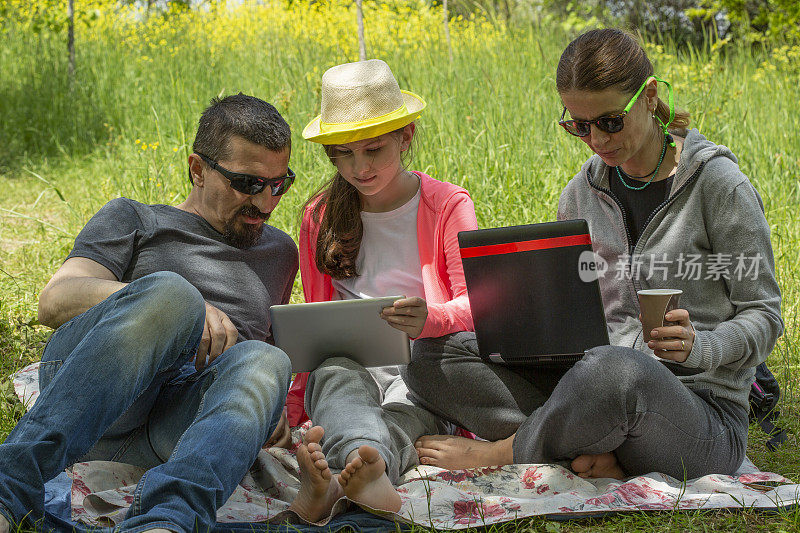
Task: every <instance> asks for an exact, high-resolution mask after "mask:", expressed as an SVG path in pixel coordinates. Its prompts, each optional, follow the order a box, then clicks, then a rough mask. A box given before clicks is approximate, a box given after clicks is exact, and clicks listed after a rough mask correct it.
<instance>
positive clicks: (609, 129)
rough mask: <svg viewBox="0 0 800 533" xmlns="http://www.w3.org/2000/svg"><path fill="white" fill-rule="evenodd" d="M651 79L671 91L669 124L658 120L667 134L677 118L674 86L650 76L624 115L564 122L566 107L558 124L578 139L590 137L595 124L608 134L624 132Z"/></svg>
mask: <svg viewBox="0 0 800 533" xmlns="http://www.w3.org/2000/svg"><path fill="white" fill-rule="evenodd" d="M651 79H655V80H657V81H660V82H661V83H663V84H664V85H666V86H667V90H668V91H669V114H670V116H669V122H667V123H666V124H664V123H663V122H661V119H658V121H659V122H661V125H662V126H663V128H664V132H666V131H667V126H669V124H670V123H671V122H672V119H673V118H674V117H675V108H674V106H673V104H672V86H671V85H670V84H669V82H667V81H664V80H662V79H661V78H659V77H658V76H648V77H647V79H646V80H644V83H642V86H641V87H639V90H638V91H636V94H634V95H633V98H631V100H630V102H628V105H626V106H625V109H623V110H622V113H616V114H614V115H605V116H603V117H599V118H596V119H594V120H564V117H565V116H566V115H567V108H566V107H564V111H562V113H561V119H560V120H559V121H558V123H559V124H560V125H561V126H563V127H564V129H565V130H567V132H569V133H571V134H572V135H575V136H576V137H586V136H587V135H589V134H590V133H591V132H592V124H594V125H595V126H596V127H597V129H599V130H600V131H604V132H606V133H617V132H618V131H622V128H623V127H624V126H625V121H624V120H623V119H624V118H625V116H626V115H627V114H628V113H629V112H630V110H631V108H633V104H635V103H636V100H637V99H638V98H639V95H640V94H642V91H643V90H644V88H645V87H646V86H647V83H648V82H649V81H650V80H651ZM656 118H658V117H656Z"/></svg>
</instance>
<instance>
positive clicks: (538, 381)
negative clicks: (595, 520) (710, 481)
mask: <svg viewBox="0 0 800 533" xmlns="http://www.w3.org/2000/svg"><path fill="white" fill-rule="evenodd" d="M403 376H404V378H405V382H406V383H407V384H408V387H409V388H410V389H411V391H412V393H413V395H414V397H415V398H416V399H417V400H418V401H419V403H420V404H421V405H423V406H425V407H426V408H427V409H428V410H430V411H432V412H434V413H436V414H438V415H439V416H441V417H442V418H444V419H445V420H449V421H450V422H453V423H454V424H457V425H459V426H461V427H463V428H465V429H468V430H469V431H472V432H474V433H476V434H477V435H479V436H480V437H483V438H485V439H488V440H498V439H502V438H506V437H509V436H510V435H512V434H514V433H515V432H516V435H515V437H514V442H513V450H514V462H515V463H560V464H563V465H566V466H568V465H569V463H570V461H571V460H572V459H574V458H575V457H577V456H578V455H582V454H599V453H605V452H614V454H615V455H616V457H617V460H618V461H619V463H620V466H621V467H622V469H623V470H624V471H625V473H626V474H627V475H640V474H646V473H649V472H663V473H666V474H669V475H670V476H673V477H675V478H677V479H692V478H696V477H700V476H703V475H706V474H710V473H718V474H733V473H734V472H735V471H736V470H737V469H738V468H739V466H740V465H741V463H742V461H743V460H744V457H745V451H746V448H747V427H748V418H747V415H748V413H747V409H746V408H745V407H743V406H741V405H739V404H738V403H735V402H732V401H729V400H726V399H722V398H717V397H715V396H714V394H713V393H712V392H711V391H709V390H706V389H701V390H691V389H689V388H688V387H687V386H686V385H684V384H683V383H682V382H681V381H680V380H679V379H678V378H677V377H675V375H674V374H672V372H670V371H669V370H668V369H667V368H666V367H665V366H664V365H663V364H661V363H660V362H659V361H657V360H656V359H654V358H653V357H651V356H648V355H647V354H645V353H642V352H640V351H637V350H633V349H630V348H623V347H618V346H602V347H598V348H593V349H591V350H589V351H588V352H587V353H586V355H585V356H584V357H583V359H581V360H580V361H578V362H577V363H575V365H574V366H572V367H571V368H569V369H568V370H567V369H560V370H558V369H540V368H536V367H531V366H525V367H510V366H506V365H499V364H493V363H486V362H484V361H483V360H482V359H481V358H480V357H479V356H478V346H477V341H476V340H475V334H474V333H471V332H461V333H455V334H452V335H446V336H444V337H439V338H433V339H418V340H416V341H415V342H414V347H413V352H412V360H411V364H409V365H408V367H407V368H405V369H404V371H403Z"/></svg>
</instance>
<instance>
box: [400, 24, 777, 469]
mask: <svg viewBox="0 0 800 533" xmlns="http://www.w3.org/2000/svg"><path fill="white" fill-rule="evenodd" d="M556 85H557V89H558V92H559V95H560V96H561V100H562V102H563V104H564V109H563V112H562V114H561V121H560V124H561V125H562V126H563V127H564V128H565V129H566V131H567V132H569V133H570V134H572V135H574V136H577V137H579V138H580V139H581V140H582V141H583V142H585V143H586V144H587V146H589V148H590V149H591V150H592V151H593V152H594V153H595V155H594V156H592V157H591V158H590V159H589V160H588V161H587V162H586V163H585V164H584V165H583V168H582V169H581V171H580V172H579V173H578V174H577V175H576V176H575V177H574V178H573V179H572V180H571V181H570V183H569V184H568V185H567V187H566V188H565V190H564V191H563V193H562V195H561V199H560V201H559V208H558V217H559V219H575V218H583V219H586V220H587V221H588V223H589V227H590V232H591V236H592V244H593V248H594V251H595V252H596V253H597V254H598V255H599V256H600V257H601V258H602V259H603V260H604V261H606V262H607V263H608V265H609V267H610V270H609V272H607V273H606V275H605V276H603V277H601V278H600V289H601V293H602V297H603V301H604V305H605V314H606V319H607V323H608V327H609V333H610V339H611V342H612V344H613V345H614V346H606V347H600V348H595V349H592V350H589V351H588V352H587V354H586V355H585V356H584V357H583V359H582V360H581V361H579V362H578V363H576V364H575V365H574V366H573V367H572V368H570V369H569V370H568V371H566V372H565V373H564V375H563V377H560V379H559V376H557V375H556V376H549V377H548V376H544V377H543V376H537V375H536V374H535V371H532V370H523V371H519V372H514V371H511V370H510V369H508V368H502V369H499V370H498V369H495V368H492V367H489V366H486V367H485V368H486V370H483V374H484V376H488V377H486V378H485V377H484V376H477V375H475V374H474V372H475V371H476V368H477V367H478V365H477V364H476V361H475V356H474V354H475V352H476V350H475V348H474V341H473V340H472V339H471V338H470V336H469V335H467V334H460V335H456V336H451V337H447V338H443V339H436V340H431V341H430V342H427V343H425V344H424V345H423V343H422V342H419V343H418V344H417V345H416V346H415V353H414V357H415V358H414V360H413V362H412V364H411V365H410V366H409V368H408V374H409V375H408V376H407V382H408V384H409V386H410V387H411V389H412V390H413V391H414V392H415V393H416V394H417V396H419V397H420V399H421V400H422V403H423V404H424V405H427V406H428V407H429V409H431V410H433V411H434V412H438V413H440V414H442V415H443V416H445V417H447V418H449V419H451V420H453V421H455V422H457V423H459V424H461V425H462V426H463V427H465V428H467V429H470V430H472V431H476V432H477V433H478V434H479V435H481V433H482V432H481V431H480V428H481V426H480V425H478V424H476V420H474V419H471V418H465V417H463V416H459V412H458V411H459V410H457V409H453V408H451V407H450V406H451V405H452V404H455V403H458V400H457V399H454V398H453V397H452V396H451V397H448V392H450V391H449V390H448V391H442V389H441V385H438V386H437V389H438V390H437V391H436V394H432V390H433V389H432V387H431V386H430V384H429V382H428V381H427V380H428V378H427V377H426V376H430V375H436V374H437V373H438V374H441V373H442V372H446V373H448V374H449V376H448V379H446V380H445V381H446V382H452V381H453V380H455V376H454V374H455V373H457V372H459V370H458V368H459V367H462V368H467V367H469V369H470V371H471V372H473V374H472V377H471V383H474V385H475V386H478V385H484V384H485V385H487V387H494V390H493V392H492V394H493V400H494V402H495V404H496V405H497V408H496V409H494V410H492V409H490V408H489V406H488V404H487V408H486V409H484V410H483V414H484V416H488V417H492V413H498V414H499V416H496V417H493V418H492V421H491V422H490V423H489V424H488V425H489V426H490V427H492V428H495V429H496V432H495V434H493V435H490V436H489V437H488V438H492V439H498V438H500V439H502V440H499V441H497V442H492V443H474V442H466V441H461V440H458V439H457V438H455V437H426V438H423V439H420V440H419V441H418V442H417V449H418V453H419V455H420V460H421V462H422V463H424V464H432V465H437V466H444V467H446V468H457V467H465V466H476V465H477V464H507V463H511V462H516V463H544V462H561V463H564V464H569V465H570V466H571V468H572V469H573V470H574V471H575V472H576V473H578V474H579V475H581V476H583V477H615V478H622V477H624V476H631V475H639V474H644V473H647V472H651V471H658V472H665V473H667V474H669V475H671V476H674V477H676V478H682V479H690V478H695V477H699V476H702V475H706V474H709V473H723V474H732V473H733V472H735V471H736V470H737V469H738V467H739V466H740V464H741V462H742V460H743V458H744V456H745V451H746V448H747V427H748V417H747V415H748V393H749V389H750V384H751V383H752V381H753V376H754V367H755V366H756V365H758V364H759V363H760V362H762V361H764V360H765V359H766V357H767V356H768V355H769V353H770V351H771V350H772V348H773V347H774V345H775V342H776V340H777V338H778V336H779V335H780V334H781V332H782V329H783V322H782V320H781V316H780V290H779V288H778V285H777V283H776V281H775V274H774V261H773V255H772V246H771V243H770V238H769V225H768V224H767V221H766V219H765V218H764V212H763V206H762V203H761V198H760V197H759V196H758V193H757V192H756V191H755V189H754V188H753V186H752V185H751V184H750V182H749V180H748V179H747V177H746V176H745V175H744V174H742V172H741V170H740V169H739V167H738V165H737V160H736V157H735V156H734V155H733V154H732V153H731V151H730V150H728V149H727V148H725V147H724V146H719V145H716V144H714V143H712V142H710V141H708V140H706V139H705V137H703V135H701V134H700V133H699V132H698V131H697V130H695V129H692V130H688V131H687V129H686V127H687V126H688V124H689V115H688V114H686V113H676V112H675V111H674V107H673V106H672V94H671V89H670V86H669V84H668V83H666V82H663V81H662V80H660V79H659V78H657V77H655V76H654V72H653V67H652V65H651V63H650V61H649V60H648V59H647V56H646V54H645V52H644V50H643V49H642V48H641V46H640V45H639V44H638V43H637V42H636V41H635V40H634V39H633V38H632V37H631V36H630V35H628V34H626V33H624V32H622V31H619V30H614V29H604V30H593V31H590V32H587V33H585V34H583V35H581V36H580V37H578V38H577V39H575V40H574V41H573V42H572V43H570V45H569V46H568V47H567V48H566V50H565V51H564V53H563V54H562V56H561V60H560V61H559V64H558V71H557V76H556ZM663 86H666V88H667V93H668V95H669V97H668V101H669V105H667V104H665V103H664V101H663V100H662V99H661V98H660V96H663V95H664V91H663ZM567 115H569V118H567ZM668 126H672V129H669V128H668ZM698 265H699V266H700V267H701V268H700V269H698V268H697V266H698ZM726 266H727V270H725V268H723V267H726ZM647 288H675V289H682V290H683V296H682V299H681V305H682V306H683V307H684V309H675V310H673V311H670V312H669V313H667V315H666V320H667V321H670V322H672V323H673V325H670V326H665V327H661V328H656V329H655V330H653V331H652V332H651V336H652V337H653V340H651V341H649V342H648V343H646V344H645V343H644V342H643V340H642V330H641V323H640V322H639V317H638V315H639V305H638V300H637V295H636V291H637V290H639V289H647ZM443 354H444V355H443ZM442 361H445V362H446V363H447V364H446V365H445V364H443V363H442ZM456 361H459V362H460V364H454V363H455V362H456ZM663 362H667V363H669V364H668V365H665V364H662V363H663ZM445 368H446V370H442V369H445ZM462 375H463V374H462ZM525 378H527V379H525ZM537 379H538V380H539V381H538V382H537ZM548 380H549V383H548ZM437 381H438V382H439V383H441V382H442V380H441V379H439V380H437ZM526 387H527V391H528V394H527V395H526V394H525V392H523V391H525V390H526ZM549 387H552V394H550V391H549V390H548V388H549ZM454 392H455V391H454ZM548 395H549V397H548ZM474 396H479V395H476V394H475V393H474V392H473V394H471V397H474ZM438 398H447V402H442V401H441V400H437V399H438ZM544 398H547V399H546V400H544ZM520 400H521V401H520ZM465 401H466V400H465ZM516 405H519V406H520V407H519V408H516V409H515V406H516ZM517 422H518V423H519V427H518V428H516V430H515V432H514V434H512V435H510V436H507V435H503V434H502V431H503V430H505V431H508V428H511V427H513V426H514V424H515V423H517ZM481 436H485V435H481ZM468 447H469V448H470V449H471V450H472V451H471V458H470V457H468V456H467V455H466V454H465V450H466V449H467V448H468Z"/></svg>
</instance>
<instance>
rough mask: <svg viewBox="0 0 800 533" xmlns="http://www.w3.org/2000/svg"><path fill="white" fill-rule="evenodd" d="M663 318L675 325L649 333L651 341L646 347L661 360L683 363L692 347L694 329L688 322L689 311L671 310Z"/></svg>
mask: <svg viewBox="0 0 800 533" xmlns="http://www.w3.org/2000/svg"><path fill="white" fill-rule="evenodd" d="M664 318H665V319H666V320H668V321H669V322H674V323H675V324H674V325H672V326H664V327H661V328H655V329H654V330H653V331H651V332H650V336H651V337H652V340H651V341H650V342H648V343H647V346H648V347H649V348H650V349H651V350H653V352H654V353H655V354H656V355H657V356H659V357H661V358H663V359H669V360H670V361H675V362H677V363H683V362H684V361H686V358H687V357H689V352H691V351H692V346H693V345H694V327H692V322H691V321H690V320H689V311H687V310H686V309H673V310H672V311H670V312H669V313H667V314H666V315H664Z"/></svg>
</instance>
